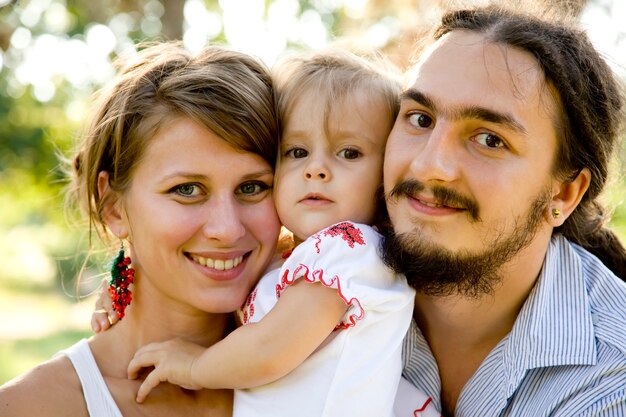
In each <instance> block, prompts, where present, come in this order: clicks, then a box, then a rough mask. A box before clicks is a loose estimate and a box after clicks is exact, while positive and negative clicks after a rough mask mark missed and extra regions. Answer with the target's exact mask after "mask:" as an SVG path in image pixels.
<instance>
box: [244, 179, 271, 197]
mask: <svg viewBox="0 0 626 417" xmlns="http://www.w3.org/2000/svg"><path fill="white" fill-rule="evenodd" d="M269 188H270V186H269V185H267V184H265V183H264V182H247V183H245V184H241V185H240V186H239V193H241V194H243V195H256V194H259V193H262V192H263V191H265V190H267V189H269Z"/></svg>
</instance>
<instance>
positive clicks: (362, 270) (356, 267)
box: [276, 222, 406, 329]
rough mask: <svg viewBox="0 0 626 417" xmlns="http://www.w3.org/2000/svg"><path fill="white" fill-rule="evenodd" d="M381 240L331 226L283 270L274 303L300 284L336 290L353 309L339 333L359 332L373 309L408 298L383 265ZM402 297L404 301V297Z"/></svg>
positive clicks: (358, 227)
mask: <svg viewBox="0 0 626 417" xmlns="http://www.w3.org/2000/svg"><path fill="white" fill-rule="evenodd" d="M380 241H381V235H380V234H379V233H378V232H376V231H375V230H374V229H373V228H372V227H370V226H367V225H362V224H356V223H352V222H341V223H337V224H335V225H333V226H330V227H328V228H326V229H324V230H322V231H320V232H318V233H316V234H314V235H313V236H311V237H309V238H308V239H307V240H306V241H304V242H303V243H301V244H300V245H299V246H298V247H297V248H296V249H295V250H294V251H293V253H292V254H291V256H290V257H289V258H288V259H287V260H286V261H285V263H284V264H283V266H282V268H281V270H280V274H279V276H278V282H277V284H276V297H277V298H280V296H281V294H282V293H283V292H284V291H285V290H287V288H289V286H290V285H292V284H293V283H294V282H295V281H296V280H298V279H301V278H302V279H304V280H306V281H307V282H311V283H312V282H319V283H321V284H322V285H325V286H327V287H330V288H334V289H336V290H337V295H338V296H339V297H341V298H342V299H343V301H344V302H345V303H346V305H348V306H349V308H348V311H347V312H346V314H345V315H344V317H343V319H342V321H341V322H340V323H338V324H337V327H336V328H337V329H346V328H349V327H352V326H355V325H356V324H357V323H358V321H359V320H361V319H362V318H363V317H364V315H365V314H367V311H368V310H370V309H378V308H381V307H383V305H384V304H389V303H393V302H394V298H396V297H405V296H406V284H404V283H403V282H397V281H399V280H397V279H396V276H395V275H394V274H393V272H392V271H391V270H390V269H389V268H387V267H386V266H385V265H384V264H383V262H382V261H381V258H380V255H379V250H380ZM402 293H404V295H403V294H402Z"/></svg>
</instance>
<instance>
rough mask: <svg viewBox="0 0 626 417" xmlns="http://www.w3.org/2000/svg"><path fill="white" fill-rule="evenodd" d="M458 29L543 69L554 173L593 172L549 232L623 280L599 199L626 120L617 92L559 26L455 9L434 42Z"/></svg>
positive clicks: (594, 59)
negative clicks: (553, 106) (551, 109)
mask: <svg viewBox="0 0 626 417" xmlns="http://www.w3.org/2000/svg"><path fill="white" fill-rule="evenodd" d="M460 29H465V30H471V31H473V32H478V33H481V34H484V35H485V36H486V37H487V40H489V41H491V42H494V43H501V44H505V45H509V46H511V47H514V48H517V49H521V50H524V51H526V52H529V53H530V54H532V55H533V56H534V57H535V59H536V60H537V62H538V63H539V65H540V66H541V68H542V70H543V73H544V74H545V77H546V81H547V84H548V85H549V86H550V87H551V90H552V92H553V95H554V96H555V98H556V100H557V104H558V106H559V107H560V111H559V114H558V115H557V118H558V119H557V120H556V123H557V126H556V127H557V129H556V130H557V135H558V148H557V153H556V159H555V161H554V168H553V171H554V174H555V175H557V176H558V177H559V178H560V179H562V180H565V181H567V180H573V179H575V178H576V176H577V175H578V174H579V173H580V171H581V170H582V169H583V168H587V169H589V171H590V172H591V183H590V185H589V189H588V190H587V192H586V193H585V195H584V196H583V198H582V201H581V202H580V204H579V205H578V207H577V208H576V209H575V210H574V212H573V213H572V214H571V215H570V216H569V218H568V219H567V220H566V221H565V223H564V224H563V225H562V226H561V227H559V228H557V229H555V233H561V234H562V235H563V236H565V237H566V238H567V239H569V240H570V241H572V242H574V243H577V244H579V245H581V246H582V247H584V248H585V249H587V250H588V251H589V252H591V253H593V254H594V255H596V256H597V257H598V258H599V259H600V260H601V261H602V262H603V263H604V264H605V265H606V266H607V267H608V268H609V269H611V270H612V271H613V273H615V274H616V275H617V276H619V277H620V278H622V279H624V280H626V249H624V246H623V245H622V243H621V242H620V241H619V239H618V237H617V236H616V235H615V234H614V233H613V232H612V231H611V230H609V229H607V228H606V227H605V226H604V225H605V223H606V221H607V220H608V219H607V217H608V216H607V215H606V209H605V208H604V207H603V206H602V204H600V202H598V201H597V198H598V196H599V194H600V192H601V191H602V190H603V188H604V186H605V184H606V181H607V177H608V171H609V163H610V161H611V157H612V155H613V152H614V151H615V148H616V147H617V145H618V144H619V139H620V133H621V132H622V130H621V129H622V127H623V125H622V123H623V121H624V119H625V115H624V95H623V94H624V90H623V86H622V85H621V84H620V82H619V81H618V79H617V78H616V76H615V74H614V73H613V71H612V70H611V68H610V67H609V66H608V64H607V63H606V62H605V60H604V59H603V57H602V56H601V55H600V54H599V53H598V52H597V51H596V49H595V48H594V47H593V45H592V44H591V42H590V41H589V39H588V38H587V36H586V34H585V33H584V32H582V31H579V30H577V29H574V28H573V27H570V26H569V25H566V24H564V22H558V23H557V22H554V23H552V22H549V21H544V20H539V19H537V18H535V17H532V16H529V15H525V14H521V13H517V12H512V11H509V10H506V9H502V8H498V7H493V6H491V7H485V8H479V9H472V10H460V11H453V12H448V13H447V14H445V15H444V16H443V18H442V22H441V25H440V26H439V27H438V28H437V30H436V32H435V39H439V38H440V37H441V36H443V35H444V34H446V33H448V32H451V31H453V30H460Z"/></svg>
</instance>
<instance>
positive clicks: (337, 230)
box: [313, 222, 365, 253]
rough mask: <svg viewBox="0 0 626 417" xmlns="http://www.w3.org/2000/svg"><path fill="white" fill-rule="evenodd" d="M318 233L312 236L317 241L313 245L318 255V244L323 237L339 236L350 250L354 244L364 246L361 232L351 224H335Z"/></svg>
mask: <svg viewBox="0 0 626 417" xmlns="http://www.w3.org/2000/svg"><path fill="white" fill-rule="evenodd" d="M320 233H322V236H320ZM320 233H316V234H314V235H313V237H314V238H315V240H316V241H317V242H316V243H315V248H316V249H317V253H320V247H319V244H320V243H321V242H322V237H323V236H330V237H335V236H339V237H341V238H342V239H343V240H345V241H346V242H348V246H349V247H351V248H354V244H355V243H358V244H359V245H365V240H363V233H362V232H361V229H359V228H358V227H356V226H355V225H354V223H351V222H342V223H337V224H336V225H334V226H331V227H329V228H328V229H324V230H323V231H322V232H320Z"/></svg>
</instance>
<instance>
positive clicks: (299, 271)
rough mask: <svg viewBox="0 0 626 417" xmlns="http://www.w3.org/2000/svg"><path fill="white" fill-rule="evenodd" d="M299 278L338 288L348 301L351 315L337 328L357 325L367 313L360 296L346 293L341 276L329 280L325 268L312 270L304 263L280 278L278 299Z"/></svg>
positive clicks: (339, 292)
mask: <svg viewBox="0 0 626 417" xmlns="http://www.w3.org/2000/svg"><path fill="white" fill-rule="evenodd" d="M297 279H304V280H305V281H307V282H311V283H313V282H319V283H321V284H322V285H324V286H325V287H329V288H334V289H336V290H337V293H338V294H339V297H341V299H342V300H343V301H344V303H346V305H347V306H348V307H349V308H348V312H349V315H348V317H347V318H346V320H342V321H341V322H340V323H339V324H337V325H336V326H335V330H344V329H348V328H350V327H354V326H356V323H357V321H359V320H361V319H362V318H363V316H364V315H365V310H363V306H362V305H361V302H360V301H359V299H358V298H356V297H352V298H350V299H348V298H347V297H346V296H345V295H344V293H343V290H342V288H341V279H340V278H339V276H337V275H335V276H333V277H332V278H331V279H329V280H327V279H326V278H325V277H324V270H323V269H315V270H313V272H310V269H309V267H308V266H306V265H304V264H300V265H298V266H297V267H296V268H295V269H294V270H293V272H290V271H289V269H286V270H285V272H284V273H283V276H282V277H281V278H280V283H278V284H276V299H278V298H280V295H281V294H282V293H283V292H284V291H285V290H286V289H287V287H289V286H290V285H292V284H293V283H294V282H295V281H296V280H297Z"/></svg>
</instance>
